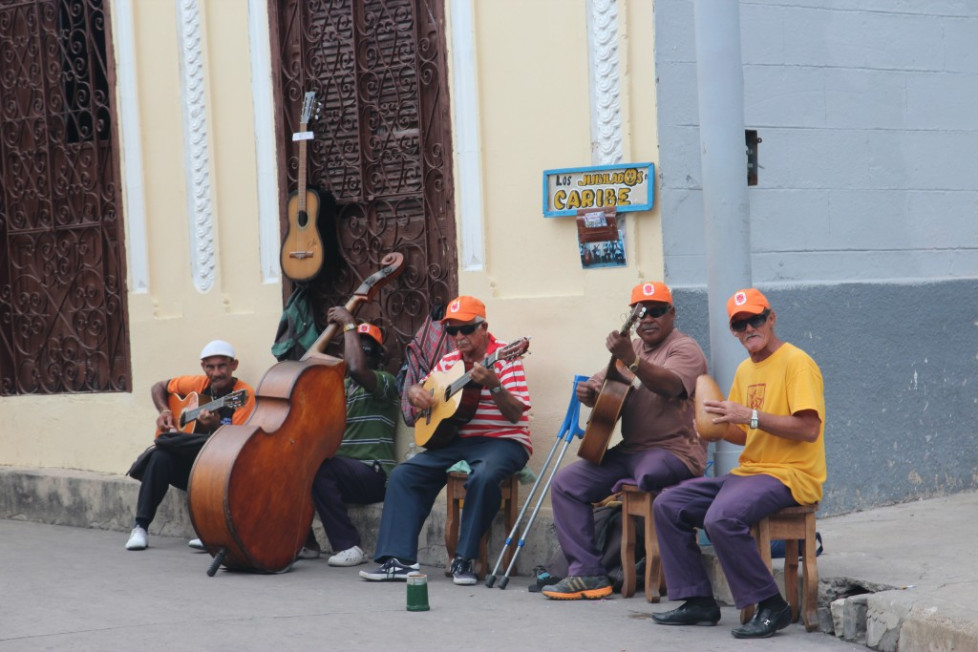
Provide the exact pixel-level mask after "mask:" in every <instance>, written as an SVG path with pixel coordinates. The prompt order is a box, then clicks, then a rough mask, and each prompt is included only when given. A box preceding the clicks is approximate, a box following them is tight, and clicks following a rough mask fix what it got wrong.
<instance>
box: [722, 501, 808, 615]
mask: <svg viewBox="0 0 978 652" xmlns="http://www.w3.org/2000/svg"><path fill="white" fill-rule="evenodd" d="M817 510H818V504H815V505H801V506H798V507H785V508H784V509H782V510H781V511H779V512H777V513H775V514H772V515H770V516H768V517H767V518H764V519H761V521H760V522H758V523H757V524H756V525H754V527H753V528H751V533H752V534H753V535H754V539H755V540H756V541H757V548H758V550H759V551H760V553H761V558H762V559H763V560H764V563H766V564H767V567H768V568H769V569H770V568H773V567H772V563H771V541H772V540H774V541H778V540H783V541H784V542H785V551H784V592H785V599H786V600H787V601H788V604H790V605H791V620H792V622H794V621H797V620H798V615H799V612H800V613H801V618H802V622H803V623H804V625H805V630H806V631H809V632H810V631H812V630H814V629H817V628H818V617H817V615H816V610H817V608H818V564H817V558H816V541H815V512H816V511H817ZM799 541H801V542H802V543H803V546H804V547H803V549H802V551H801V563H802V594H803V605H802V606H803V607H804V611H801V610H800V609H799V605H798V552H799V551H798V542H799ZM753 616H754V607H753V606H750V607H745V608H744V609H742V610H741V612H740V622H741V623H746V622H747V621H748V620H750V619H751V618H752V617H753Z"/></svg>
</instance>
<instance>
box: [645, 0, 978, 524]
mask: <svg viewBox="0 0 978 652" xmlns="http://www.w3.org/2000/svg"><path fill="white" fill-rule="evenodd" d="M740 18H741V39H742V50H743V55H742V57H743V69H744V104H745V106H744V110H745V120H746V122H747V124H746V127H748V128H752V129H757V130H758V132H759V135H760V137H761V138H762V140H763V142H762V143H761V145H760V148H759V151H760V164H761V166H762V167H761V170H760V175H759V176H760V182H759V184H758V185H757V186H755V187H752V188H750V190H749V198H750V212H751V218H750V219H751V252H750V256H751V266H752V272H753V279H754V281H753V282H754V284H755V285H757V286H759V287H761V288H762V289H763V290H764V291H765V292H767V293H768V294H769V296H770V297H771V299H772V301H773V303H774V307H775V310H776V311H777V312H778V316H779V321H778V324H779V332H780V334H781V335H782V336H783V337H784V339H787V340H789V341H792V342H794V343H795V344H798V345H800V346H801V347H802V348H804V349H806V350H808V351H809V352H810V353H811V354H812V355H813V356H814V358H815V359H816V361H817V362H818V363H819V365H820V366H821V369H822V372H823V374H824V376H825V381H826V401H827V412H828V414H827V430H826V444H827V447H828V461H829V481H828V483H827V485H826V498H825V502H824V509H825V510H826V511H825V512H823V513H826V512H827V513H840V512H845V511H852V510H857V509H862V508H865V507H869V506H873V505H882V504H888V503H894V502H902V501H907V500H911V499H914V498H918V497H922V496H934V495H940V494H944V493H950V492H956V491H960V490H964V489H972V488H975V487H976V486H978V453H976V450H978V377H976V372H978V331H976V326H978V283H976V281H978V162H976V155H975V152H976V151H978V111H976V110H975V106H976V104H978V48H976V47H975V43H978V3H975V2H965V1H963V0H934V1H931V2H926V3H921V2H911V1H909V0H907V1H902V0H858V1H857V0H782V1H778V0H771V1H755V2H751V1H746V0H741V2H740ZM655 29H656V55H655V56H656V74H657V78H658V103H659V113H658V116H657V119H658V125H659V137H660V161H659V172H660V179H659V182H660V188H659V193H658V196H659V201H660V207H661V210H662V220H663V230H664V242H665V263H666V280H667V281H668V282H669V283H670V284H671V285H672V286H673V287H674V288H680V291H678V292H677V303H678V307H679V312H680V323H681V326H683V327H685V329H686V330H688V331H689V332H691V333H692V334H694V335H695V336H696V337H697V339H698V340H699V341H700V342H701V344H702V345H703V346H704V348H708V346H709V342H708V334H707V330H706V327H705V320H706V319H707V309H706V297H705V284H706V262H705V253H704V250H705V237H704V225H703V204H702V193H701V185H700V176H701V175H700V159H699V129H698V124H697V123H698V106H697V86H696V61H695V33H694V25H693V2H692V0H656V2H655ZM745 176H746V175H745Z"/></svg>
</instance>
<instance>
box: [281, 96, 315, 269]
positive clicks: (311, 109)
mask: <svg viewBox="0 0 978 652" xmlns="http://www.w3.org/2000/svg"><path fill="white" fill-rule="evenodd" d="M321 107H322V103H321V102H318V101H317V100H316V93H315V91H309V92H308V93H306V94H305V97H304V98H303V100H302V112H301V116H300V118H299V131H297V132H296V133H294V134H292V140H293V142H298V143H299V187H298V188H297V189H296V191H295V192H293V193H292V194H291V195H289V202H288V205H287V209H286V210H287V213H288V218H289V224H288V231H286V233H285V239H284V240H283V241H282V254H281V258H282V273H283V274H285V275H286V276H287V277H289V278H290V279H292V280H293V281H298V282H300V283H302V282H305V281H310V280H312V279H314V278H315V277H316V276H317V275H318V274H319V272H320V270H321V269H322V268H323V262H324V259H325V255H324V253H323V238H322V235H321V234H320V233H319V228H318V226H317V222H318V219H319V206H320V198H319V193H318V192H316V190H315V189H314V188H308V187H307V184H306V158H307V157H306V149H307V144H308V142H309V141H310V140H312V139H313V133H312V131H310V130H309V123H310V122H311V121H312V120H313V119H315V117H317V116H318V114H319V110H320V108H321Z"/></svg>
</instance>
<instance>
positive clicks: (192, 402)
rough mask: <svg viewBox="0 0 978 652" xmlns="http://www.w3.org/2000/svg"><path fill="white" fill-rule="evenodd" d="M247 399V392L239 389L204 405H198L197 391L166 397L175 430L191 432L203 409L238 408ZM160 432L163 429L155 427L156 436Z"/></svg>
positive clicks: (213, 410) (210, 410) (212, 410)
mask: <svg viewBox="0 0 978 652" xmlns="http://www.w3.org/2000/svg"><path fill="white" fill-rule="evenodd" d="M247 400H248V392H246V391H245V390H243V389H239V390H238V391H236V392H231V393H230V394H226V395H224V396H222V397H220V398H218V399H215V400H213V401H211V402H210V403H206V404H204V405H198V404H199V403H200V395H199V394H198V393H197V392H190V393H189V394H187V395H186V396H180V395H179V394H170V396H169V398H167V404H168V405H169V407H170V411H171V412H173V423H174V424H175V425H176V427H177V430H179V431H180V432H193V431H194V426H196V424H197V417H198V416H200V413H201V412H204V411H205V410H206V411H208V412H215V411H217V410H220V409H221V408H239V407H241V406H242V405H244V404H245V402H246V401H247ZM162 433H163V430H162V429H161V428H157V430H156V436H157V437H159V436H160V435H161V434H162Z"/></svg>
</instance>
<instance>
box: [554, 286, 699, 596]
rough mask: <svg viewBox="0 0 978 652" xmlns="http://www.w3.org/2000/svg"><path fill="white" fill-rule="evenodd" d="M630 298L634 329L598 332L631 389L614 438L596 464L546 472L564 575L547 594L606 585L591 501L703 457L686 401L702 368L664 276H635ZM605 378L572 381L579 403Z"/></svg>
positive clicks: (666, 477) (674, 476) (658, 484)
mask: <svg viewBox="0 0 978 652" xmlns="http://www.w3.org/2000/svg"><path fill="white" fill-rule="evenodd" d="M630 306H631V308H632V311H633V312H632V314H633V316H635V315H641V316H640V317H639V318H638V320H637V322H636V323H637V326H636V329H635V330H636V333H637V335H638V337H637V338H636V339H635V340H632V338H631V334H630V333H629V332H625V333H624V334H623V333H622V332H621V331H619V330H615V331H612V332H611V333H609V334H608V336H607V338H606V339H605V346H607V347H608V350H609V351H611V354H612V356H613V357H614V359H615V360H617V361H618V364H619V365H620V366H622V367H627V368H628V369H629V370H630V372H631V374H632V375H634V380H633V381H632V387H633V390H632V391H631V392H629V393H628V394H627V396H626V398H625V401H624V404H623V405H622V409H621V415H622V417H621V424H622V425H621V433H622V441H621V443H620V444H618V445H617V446H615V447H613V448H612V449H610V450H608V451H607V452H606V453H605V454H604V456H603V458H602V459H601V462H600V464H595V463H594V462H592V461H588V460H579V461H578V462H576V463H574V464H571V465H569V466H566V467H564V468H563V469H561V470H560V471H558V472H557V475H556V476H554V482H553V491H552V493H551V502H552V503H553V513H554V526H555V527H556V529H557V539H558V541H559V542H560V547H561V549H562V550H563V552H564V556H565V557H566V558H567V565H568V576H567V577H565V578H563V579H562V580H561V581H559V582H558V583H556V584H554V585H552V586H547V587H544V588H543V590H542V591H541V592H542V593H543V594H544V595H545V596H547V597H548V598H553V599H557V600H578V599H581V598H590V599H594V598H601V597H604V596H606V595H609V594H611V592H612V589H613V587H612V585H611V582H609V580H608V576H607V569H606V568H605V567H604V566H603V565H602V563H601V550H599V549H598V546H597V543H596V541H595V532H594V530H595V528H594V511H593V508H592V504H593V503H596V502H598V501H600V500H602V499H604V498H606V497H607V496H608V495H610V494H612V493H614V492H616V491H619V490H620V488H621V485H622V484H625V483H628V484H637V485H638V487H639V488H640V489H642V490H643V491H659V490H661V489H662V488H663V487H666V486H669V485H672V484H676V483H677V482H679V481H681V480H685V479H687V478H691V477H694V476H697V475H702V474H703V470H704V467H705V465H706V447H705V445H704V443H703V442H702V441H701V440H700V439H699V438H698V437H697V436H696V432H695V430H694V429H693V415H694V407H693V402H692V396H693V390H694V389H695V388H696V377H697V376H699V375H700V374H704V373H706V369H707V364H706V357H705V356H704V355H703V350H702V349H701V348H700V345H699V344H697V343H696V340H694V339H693V338H692V337H690V336H688V335H686V334H684V333H681V332H680V331H678V330H676V328H675V319H676V309H675V307H674V306H673V304H672V292H671V291H670V290H669V288H668V287H667V286H666V284H665V283H660V282H658V281H651V282H647V283H639V284H638V285H636V286H635V288H634V289H633V290H632V296H631V302H630ZM605 379H606V370H602V371H601V372H599V373H597V374H595V375H594V376H592V377H591V378H590V379H589V380H588V381H586V382H583V383H579V384H578V385H577V397H578V398H579V399H580V401H581V403H583V404H584V405H587V406H589V407H593V406H594V405H595V402H596V400H597V397H598V394H599V392H600V390H601V388H602V385H603V383H604V381H605ZM609 382H611V381H609ZM626 389H627V388H626ZM613 416H614V415H612V418H613ZM591 418H592V420H593V419H596V418H598V415H594V414H592V416H591ZM611 425H612V426H613V425H614V424H613V423H612V424H611Z"/></svg>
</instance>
